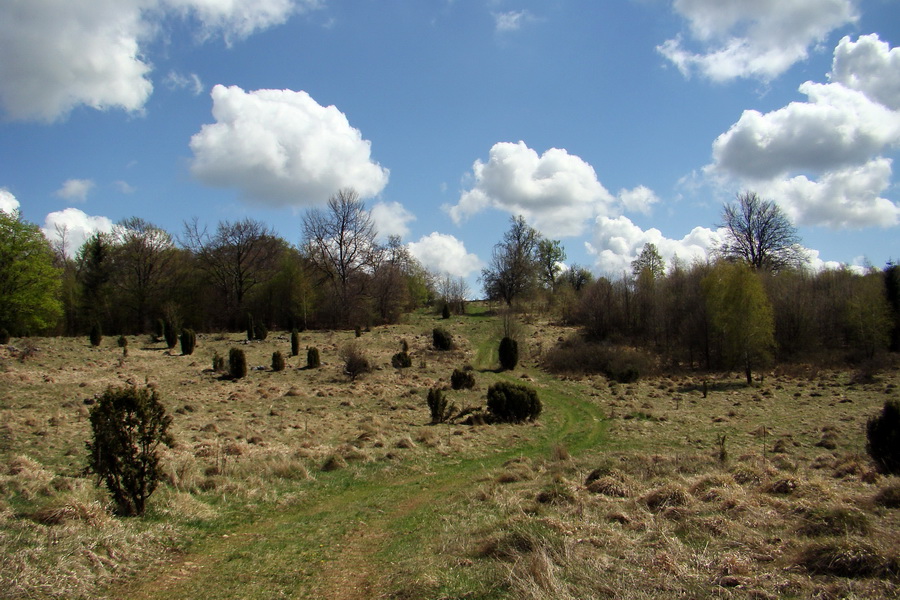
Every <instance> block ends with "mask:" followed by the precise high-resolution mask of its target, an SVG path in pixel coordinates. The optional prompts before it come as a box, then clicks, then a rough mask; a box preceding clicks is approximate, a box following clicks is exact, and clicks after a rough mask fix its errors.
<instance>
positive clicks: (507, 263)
mask: <svg viewBox="0 0 900 600" xmlns="http://www.w3.org/2000/svg"><path fill="white" fill-rule="evenodd" d="M540 239H541V237H540V234H539V233H538V232H537V231H535V230H534V228H532V227H530V226H529V225H528V224H527V223H526V222H525V218H524V217H522V216H521V215H520V216H518V217H513V218H512V219H511V225H510V228H509V231H507V232H506V233H505V234H504V235H503V239H502V240H501V241H500V242H498V243H497V244H496V245H495V246H494V250H493V252H492V255H491V264H490V265H489V266H488V267H487V268H485V269H482V271H481V280H482V283H483V285H484V291H485V293H486V294H487V296H488V298H491V299H498V300H503V301H504V302H506V305H507V306H512V303H513V300H515V299H516V298H520V297H522V296H524V295H526V294H527V293H529V292H531V291H532V290H533V289H534V288H535V286H536V284H537V283H536V282H537V278H538V269H539V261H538V242H539V241H540Z"/></svg>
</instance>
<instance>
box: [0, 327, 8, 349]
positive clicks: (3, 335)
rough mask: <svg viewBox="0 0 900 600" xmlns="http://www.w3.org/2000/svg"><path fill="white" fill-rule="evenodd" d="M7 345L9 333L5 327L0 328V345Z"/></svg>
mask: <svg viewBox="0 0 900 600" xmlns="http://www.w3.org/2000/svg"><path fill="white" fill-rule="evenodd" d="M8 343H9V331H7V330H6V328H5V327H3V328H0V344H2V345H6V344H8Z"/></svg>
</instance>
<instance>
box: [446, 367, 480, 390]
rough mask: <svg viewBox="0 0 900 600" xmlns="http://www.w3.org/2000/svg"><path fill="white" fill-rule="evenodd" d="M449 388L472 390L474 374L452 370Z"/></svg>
mask: <svg viewBox="0 0 900 600" xmlns="http://www.w3.org/2000/svg"><path fill="white" fill-rule="evenodd" d="M450 387H452V388H453V389H454V390H461V389H469V390H470V389H472V388H473V387H475V374H474V373H472V371H467V370H463V369H453V373H452V374H451V375H450Z"/></svg>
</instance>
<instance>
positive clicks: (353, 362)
mask: <svg viewBox="0 0 900 600" xmlns="http://www.w3.org/2000/svg"><path fill="white" fill-rule="evenodd" d="M340 356H341V360H343V361H344V373H346V374H347V376H348V377H350V380H351V381H352V380H355V379H356V378H357V377H359V376H360V375H362V374H363V373H368V372H369V371H371V370H372V366H371V365H370V364H369V357H368V356H366V353H365V352H364V351H363V349H362V347H361V346H360V345H359V344H357V343H355V342H350V343H349V344H347V345H346V346H344V347H343V348H341V354H340Z"/></svg>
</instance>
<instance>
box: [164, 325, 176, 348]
mask: <svg viewBox="0 0 900 600" xmlns="http://www.w3.org/2000/svg"><path fill="white" fill-rule="evenodd" d="M163 335H164V337H165V338H166V348H168V349H170V350H171V349H172V348H174V347H175V344H177V343H178V326H177V325H176V324H175V323H174V322H173V321H166V327H165V333H164V334H163Z"/></svg>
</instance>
